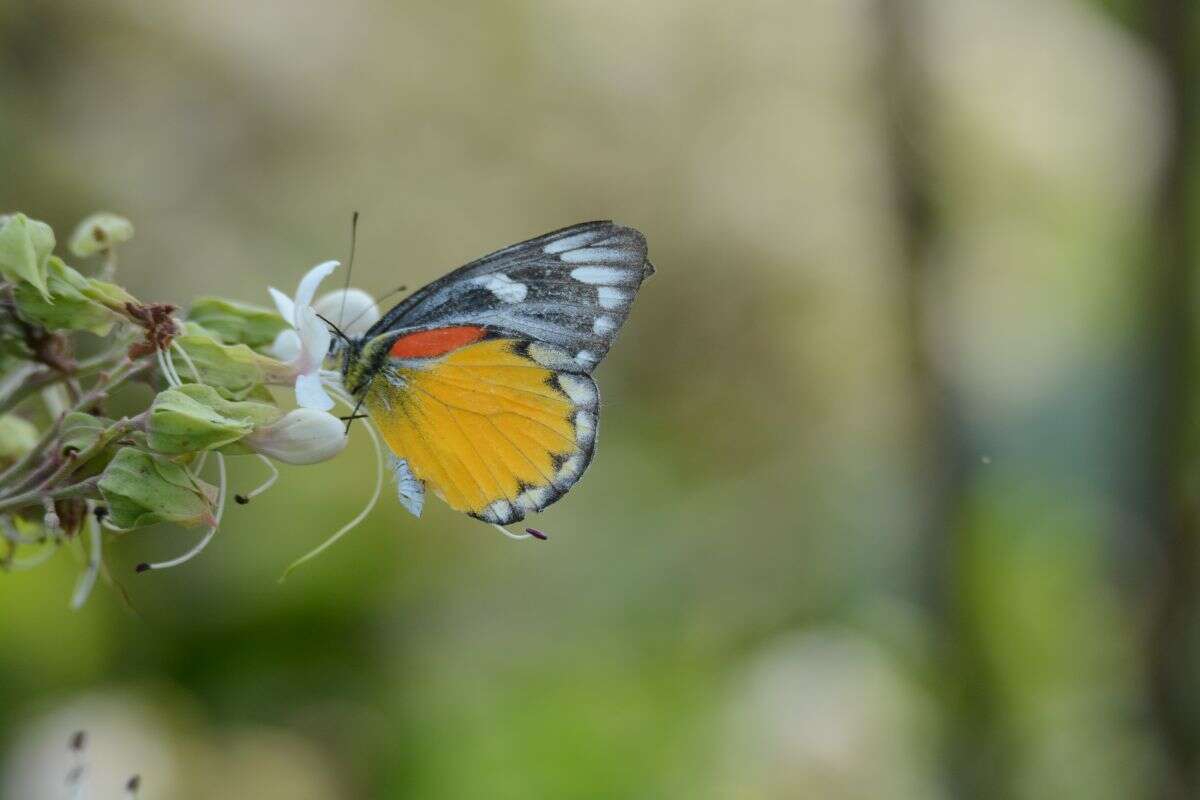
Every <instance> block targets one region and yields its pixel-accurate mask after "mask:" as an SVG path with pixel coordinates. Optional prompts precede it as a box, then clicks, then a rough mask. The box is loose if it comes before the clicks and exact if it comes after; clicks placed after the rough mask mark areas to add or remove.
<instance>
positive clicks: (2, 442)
mask: <svg viewBox="0 0 1200 800" xmlns="http://www.w3.org/2000/svg"><path fill="white" fill-rule="evenodd" d="M37 441H38V431H37V428H35V427H34V426H33V423H31V422H30V421H29V420H25V419H21V418H20V417H18V416H14V415H13V414H5V415H4V416H2V417H0V464H11V463H12V462H14V461H16V460H17V459H18V458H23V457H24V456H25V455H26V454H27V453H28V452H29V451H30V450H32V449H33V446H34V445H36V444H37Z"/></svg>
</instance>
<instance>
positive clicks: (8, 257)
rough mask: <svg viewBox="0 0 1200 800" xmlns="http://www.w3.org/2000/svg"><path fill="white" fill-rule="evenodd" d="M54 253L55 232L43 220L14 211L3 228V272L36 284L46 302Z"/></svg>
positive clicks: (0, 270)
mask: <svg viewBox="0 0 1200 800" xmlns="http://www.w3.org/2000/svg"><path fill="white" fill-rule="evenodd" d="M52 252H54V231H53V230H51V228H50V226H49V225H47V224H46V223H44V222H38V221H37V220H34V219H30V218H29V217H27V216H25V215H24V214H13V215H12V216H10V217H9V218H8V219H7V220H6V221H5V223H4V227H2V228H0V275H2V276H3V277H5V278H7V279H8V280H10V281H12V282H13V283H17V284H18V285H19V284H20V283H22V282H24V283H27V284H29V285H31V286H33V287H34V288H35V289H37V290H38V292H40V293H41V295H42V298H43V299H45V300H46V301H49V300H50V292H49V290H48V289H47V287H46V260H47V259H48V258H49V257H50V254H51V253H52Z"/></svg>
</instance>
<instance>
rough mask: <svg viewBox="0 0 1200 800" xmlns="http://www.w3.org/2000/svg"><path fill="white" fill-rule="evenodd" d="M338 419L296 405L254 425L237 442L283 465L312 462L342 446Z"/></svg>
mask: <svg viewBox="0 0 1200 800" xmlns="http://www.w3.org/2000/svg"><path fill="white" fill-rule="evenodd" d="M348 441H349V439H348V438H347V436H346V429H345V428H344V427H343V425H342V421H341V420H340V419H338V418H337V417H335V416H333V415H332V414H330V413H328V412H325V411H317V410H316V409H314V408H297V409H293V410H292V411H289V412H288V413H287V414H285V415H284V416H283V417H281V418H280V419H279V420H278V421H277V422H274V423H272V424H270V425H266V426H263V427H260V428H256V429H255V430H254V432H253V433H251V434H250V435H249V436H247V437H246V438H245V439H243V440H242V441H241V442H240V444H242V445H244V446H246V447H249V448H250V449H251V450H253V451H254V452H256V453H261V454H262V455H264V456H270V457H271V458H273V459H275V460H277V461H282V462H284V463H286V464H316V463H317V462H319V461H325V460H326V459H330V458H333V457H334V456H336V455H337V454H338V453H340V452H342V450H344V449H346V442H348Z"/></svg>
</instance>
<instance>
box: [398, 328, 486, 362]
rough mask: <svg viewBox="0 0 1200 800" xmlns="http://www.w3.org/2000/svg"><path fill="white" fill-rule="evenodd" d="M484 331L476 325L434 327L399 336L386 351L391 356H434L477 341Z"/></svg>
mask: <svg viewBox="0 0 1200 800" xmlns="http://www.w3.org/2000/svg"><path fill="white" fill-rule="evenodd" d="M485 333H486V331H485V330H484V328H482V327H480V326H478V325H456V326H454V327H450V328H434V329H433V330H429V331H417V332H416V333H410V334H408V335H407V336H401V337H400V338H399V339H397V340H396V341H395V342H394V343H393V344H392V348H391V350H389V351H388V353H389V354H390V355H391V356H392V357H393V358H435V357H436V356H442V355H445V354H446V353H449V352H450V351H451V350H457V349H458V348H460V347H466V346H467V345H469V344H473V343H475V342H478V341H479V340H480V339H482V338H483V336H484V334H485Z"/></svg>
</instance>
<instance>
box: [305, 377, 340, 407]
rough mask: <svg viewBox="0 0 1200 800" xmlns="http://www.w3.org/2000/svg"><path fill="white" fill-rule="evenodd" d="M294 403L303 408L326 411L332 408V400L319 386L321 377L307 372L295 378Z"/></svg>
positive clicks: (323, 388) (322, 387)
mask: <svg viewBox="0 0 1200 800" xmlns="http://www.w3.org/2000/svg"><path fill="white" fill-rule="evenodd" d="M296 403H297V404H298V405H300V406H302V407H303V408H315V409H316V410H317V411H328V410H329V409H331V408H333V398H332V397H330V396H329V393H328V392H326V391H325V387H324V386H322V385H321V376H320V375H317V374H316V373H312V372H307V373H303V374H301V375H298V376H297V377H296Z"/></svg>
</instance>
